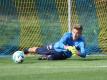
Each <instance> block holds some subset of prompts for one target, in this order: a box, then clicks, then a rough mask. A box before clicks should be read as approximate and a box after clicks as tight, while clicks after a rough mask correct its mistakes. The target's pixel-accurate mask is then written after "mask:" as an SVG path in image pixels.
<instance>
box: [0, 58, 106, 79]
mask: <svg viewBox="0 0 107 80" xmlns="http://www.w3.org/2000/svg"><path fill="white" fill-rule="evenodd" d="M106 79H107V56H97V57H96V56H88V57H87V58H86V59H81V58H78V57H73V58H70V59H67V60H56V61H47V60H43V61H42V60H37V57H35V56H31V57H26V58H25V60H24V62H23V63H22V64H15V63H14V62H13V61H12V60H11V58H10V57H0V80H106Z"/></svg>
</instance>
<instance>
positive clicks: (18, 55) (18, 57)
mask: <svg viewBox="0 0 107 80" xmlns="http://www.w3.org/2000/svg"><path fill="white" fill-rule="evenodd" d="M24 58H25V55H24V52H23V51H16V52H14V53H13V56H12V59H13V61H14V62H15V63H22V62H23V61H24Z"/></svg>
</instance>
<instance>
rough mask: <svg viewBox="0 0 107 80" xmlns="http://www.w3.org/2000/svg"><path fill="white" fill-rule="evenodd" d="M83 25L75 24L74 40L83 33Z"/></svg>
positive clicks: (73, 30)
mask: <svg viewBox="0 0 107 80" xmlns="http://www.w3.org/2000/svg"><path fill="white" fill-rule="evenodd" d="M82 30H83V27H82V25H80V24H75V25H74V26H73V27H72V38H73V40H77V39H78V38H79V37H80V36H81V35H82Z"/></svg>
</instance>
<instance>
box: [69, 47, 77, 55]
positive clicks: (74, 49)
mask: <svg viewBox="0 0 107 80" xmlns="http://www.w3.org/2000/svg"><path fill="white" fill-rule="evenodd" d="M67 50H68V51H70V52H71V53H72V55H73V56H75V55H77V54H78V51H77V49H76V48H75V46H67Z"/></svg>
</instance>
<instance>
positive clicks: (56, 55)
mask: <svg viewBox="0 0 107 80" xmlns="http://www.w3.org/2000/svg"><path fill="white" fill-rule="evenodd" d="M66 58H67V56H66V55H65V54H64V53H63V52H56V51H55V52H52V53H51V52H50V54H48V55H42V56H41V57H40V58H39V60H65V59H66Z"/></svg>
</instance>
